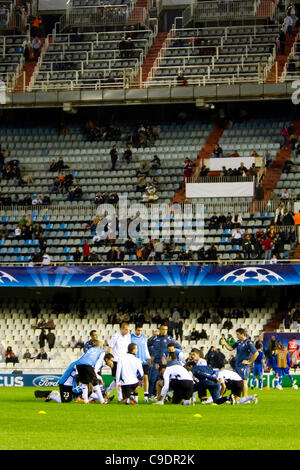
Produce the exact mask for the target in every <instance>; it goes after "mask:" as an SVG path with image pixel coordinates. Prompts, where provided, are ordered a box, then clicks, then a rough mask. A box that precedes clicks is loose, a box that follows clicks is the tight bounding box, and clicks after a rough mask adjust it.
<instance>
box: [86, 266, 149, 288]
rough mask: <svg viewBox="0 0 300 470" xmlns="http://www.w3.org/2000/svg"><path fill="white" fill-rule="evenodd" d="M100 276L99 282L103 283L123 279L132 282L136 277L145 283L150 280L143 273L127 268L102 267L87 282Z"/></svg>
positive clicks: (125, 282)
mask: <svg viewBox="0 0 300 470" xmlns="http://www.w3.org/2000/svg"><path fill="white" fill-rule="evenodd" d="M97 278H99V284H101V283H108V284H110V283H111V282H113V281H118V282H120V281H122V282H123V283H124V284H127V283H128V282H131V283H132V284H135V283H136V280H135V278H137V279H139V280H140V281H142V282H143V283H144V282H146V281H148V282H150V280H149V279H148V278H147V277H146V276H144V275H143V274H141V273H139V272H137V271H135V270H133V269H127V268H109V269H102V270H101V271H98V272H96V273H95V274H93V275H92V276H90V277H89V278H88V279H86V280H85V282H93V281H94V280H95V279H97Z"/></svg>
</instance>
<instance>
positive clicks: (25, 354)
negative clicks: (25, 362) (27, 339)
mask: <svg viewBox="0 0 300 470" xmlns="http://www.w3.org/2000/svg"><path fill="white" fill-rule="evenodd" d="M23 359H31V354H30V352H29V349H26V351H25V352H24V354H23Z"/></svg>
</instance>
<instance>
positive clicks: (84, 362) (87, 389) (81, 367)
mask: <svg viewBox="0 0 300 470" xmlns="http://www.w3.org/2000/svg"><path fill="white" fill-rule="evenodd" d="M100 344H101V343H100V341H97V340H95V341H94V346H92V347H91V348H90V349H88V350H87V351H86V352H85V353H84V354H83V355H82V356H81V357H80V358H79V359H78V360H77V361H76V367H77V371H78V380H79V382H80V383H81V384H82V398H83V400H84V403H86V404H88V403H89V399H88V394H89V393H92V392H93V391H94V392H95V394H96V397H97V399H98V400H99V402H100V403H101V404H104V403H105V400H104V398H103V395H102V392H101V389H100V385H99V377H98V376H97V372H98V371H99V369H101V367H103V360H104V357H105V351H104V350H103V349H101V348H100Z"/></svg>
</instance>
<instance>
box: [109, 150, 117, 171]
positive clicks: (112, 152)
mask: <svg viewBox="0 0 300 470" xmlns="http://www.w3.org/2000/svg"><path fill="white" fill-rule="evenodd" d="M110 159H111V169H112V170H115V169H116V164H117V160H118V151H117V146H116V145H113V146H112V148H111V150H110Z"/></svg>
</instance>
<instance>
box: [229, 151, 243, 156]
mask: <svg viewBox="0 0 300 470" xmlns="http://www.w3.org/2000/svg"><path fill="white" fill-rule="evenodd" d="M239 157H240V154H239V152H238V151H237V150H235V151H234V152H233V153H232V154H231V155H229V158H239Z"/></svg>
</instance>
